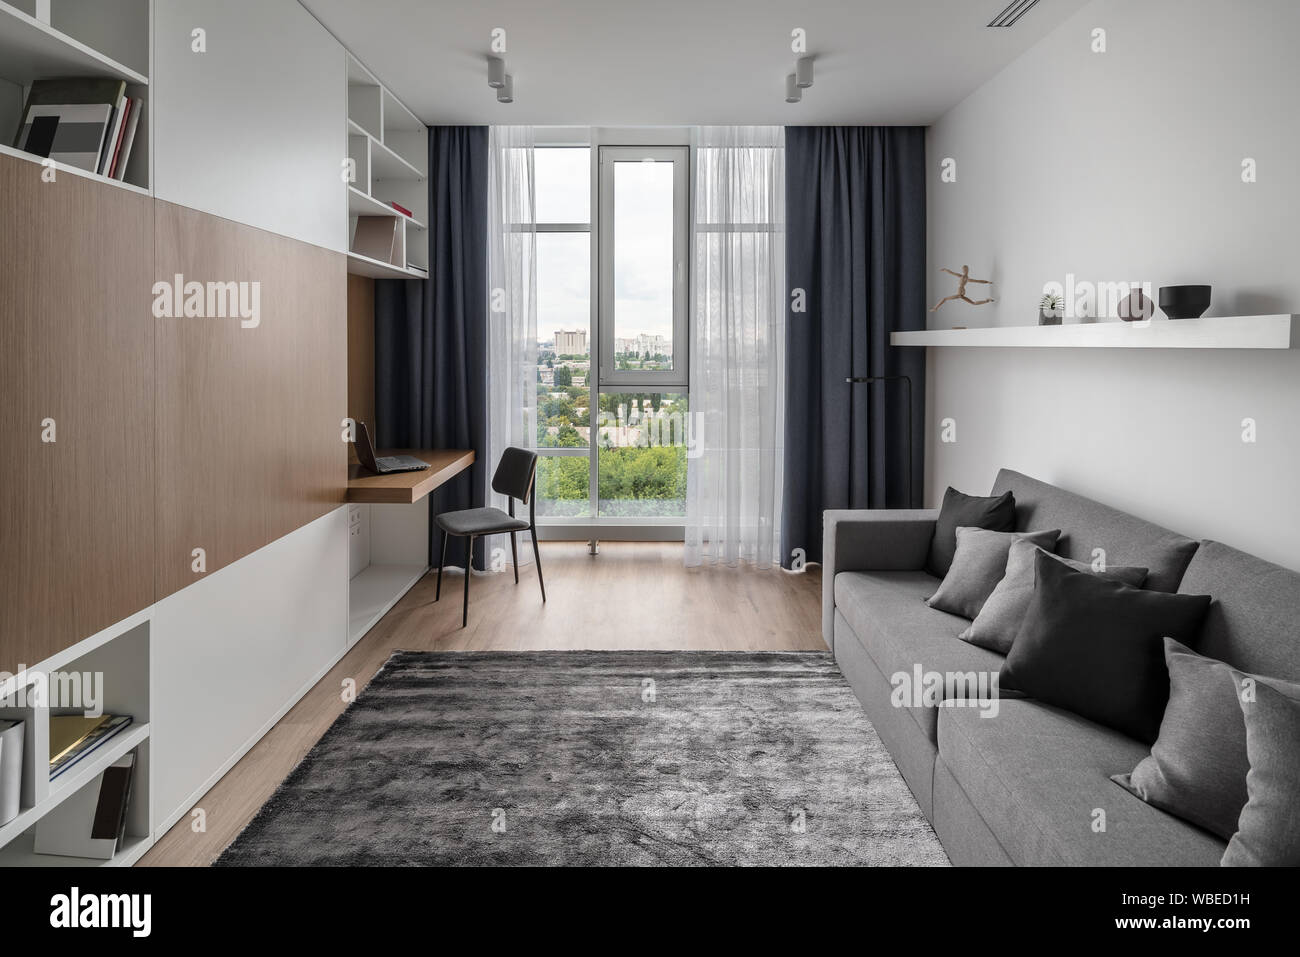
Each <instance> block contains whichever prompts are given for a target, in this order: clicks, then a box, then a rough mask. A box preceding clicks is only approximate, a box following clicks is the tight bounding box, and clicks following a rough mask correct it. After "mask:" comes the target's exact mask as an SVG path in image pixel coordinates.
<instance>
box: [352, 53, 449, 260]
mask: <svg viewBox="0 0 1300 957" xmlns="http://www.w3.org/2000/svg"><path fill="white" fill-rule="evenodd" d="M347 74H348V116H347V134H348V158H349V160H351V166H352V169H353V171H354V173H355V178H354V180H353V182H351V183H349V184H348V186H347V191H348V250H349V252H348V271H349V272H352V273H356V274H358V275H362V276H372V277H375V278H396V279H410V278H413V277H416V278H423V277H425V276H427V275H428V269H429V233H428V226H427V223H428V220H429V194H428V188H427V186H426V184H425V180H426V179H427V177H428V138H427V137H428V133H427V131H426V129H425V126H424V124H423V123H422V122H421V121H420V119H419V118H418V117H417V116H416V115H415V114H414V113H412V112H411V111H410V110H409V109H407V108H406V106H405V105H404V104H403V103H402V102H401V101H400V100H398V99H397V97H395V96H393V94H392V93H390V92H389V91H388V89H387V88H386V87H385V86H384V85H383V84H382V83H380V82H379V80H377V79H376V78H375V76H374V74H372V73H371V72H370V71H369V70H367V69H366V67H365V66H364V65H363V64H362V63H361V61H360V60H358V59H357V58H356V57H354V56H352V55H351V54H348V56H347ZM393 203H397V204H398V205H399V206H402V207H403V208H405V209H407V210H410V212H411V215H410V216H407V215H405V214H404V213H402V212H399V211H398V210H397V209H395V208H394V207H393V205H392V204H393ZM363 216H368V217H379V218H382V219H384V220H387V221H388V222H390V223H391V224H392V228H393V234H392V235H393V237H394V242H393V243H392V253H391V255H390V256H389V257H388V258H387V259H385V258H381V257H380V256H378V255H375V254H374V250H367V249H360V248H358V241H357V223H358V220H359V219H360V217H363Z"/></svg>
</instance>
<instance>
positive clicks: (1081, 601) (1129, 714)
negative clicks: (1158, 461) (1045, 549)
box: [1001, 555, 1210, 744]
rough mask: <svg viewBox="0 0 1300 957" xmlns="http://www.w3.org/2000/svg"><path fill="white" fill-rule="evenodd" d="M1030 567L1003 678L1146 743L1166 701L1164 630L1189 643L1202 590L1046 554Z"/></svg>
mask: <svg viewBox="0 0 1300 957" xmlns="http://www.w3.org/2000/svg"><path fill="white" fill-rule="evenodd" d="M1034 573H1035V575H1036V576H1037V578H1038V587H1037V588H1035V589H1034V597H1033V598H1032V599H1031V600H1030V602H1029V610H1028V611H1026V612H1025V620H1024V622H1023V623H1022V624H1021V626H1020V630H1019V631H1018V632H1017V633H1016V639H1015V641H1014V642H1012V645H1011V654H1009V655H1007V660H1006V661H1005V662H1003V664H1002V673H1001V687H1003V688H1006V689H1008V690H1013V691H1019V692H1022V693H1024V694H1026V695H1028V696H1029V697H1031V698H1037V699H1039V700H1040V701H1042V702H1044V703H1046V704H1051V705H1056V706H1057V707H1060V708H1065V709H1066V710H1067V711H1073V712H1074V713H1075V714H1077V715H1080V716H1081V717H1084V718H1087V719H1088V720H1090V721H1095V722H1097V723H1098V724H1104V725H1106V726H1107V727H1109V728H1114V729H1115V730H1117V731H1122V732H1123V733H1124V734H1127V735H1128V736H1129V737H1131V738H1136V739H1137V740H1139V741H1143V742H1145V743H1147V744H1152V743H1154V742H1155V740H1156V737H1157V736H1158V735H1159V732H1160V719H1161V717H1162V716H1163V715H1164V713H1165V705H1166V704H1168V702H1169V670H1168V669H1167V668H1166V667H1165V654H1164V638H1165V637H1166V636H1168V637H1171V638H1173V639H1175V640H1176V641H1179V642H1182V643H1183V644H1184V645H1189V646H1194V645H1195V644H1196V641H1197V638H1198V636H1199V634H1200V630H1201V622H1202V621H1203V620H1204V618H1205V613H1206V611H1207V610H1208V609H1209V607H1210V596H1209V595H1171V594H1166V593H1164V592H1157V591H1144V590H1142V589H1141V588H1133V587H1132V586H1130V585H1124V584H1122V583H1120V582H1116V581H1110V580H1108V579H1105V578H1101V577H1099V576H1097V575H1090V574H1088V573H1087V572H1077V571H1075V570H1074V569H1073V568H1070V567H1069V566H1067V565H1065V564H1063V563H1061V562H1058V561H1056V560H1055V559H1054V558H1052V557H1051V556H1050V555H1036V556H1035V557H1034Z"/></svg>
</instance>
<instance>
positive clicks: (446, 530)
mask: <svg viewBox="0 0 1300 957" xmlns="http://www.w3.org/2000/svg"><path fill="white" fill-rule="evenodd" d="M536 481H537V453H536V452H530V451H528V450H527V449H516V448H508V449H506V450H505V451H504V452H502V453H501V461H500V462H498V463H497V470H496V474H495V475H493V476H492V491H494V492H498V493H500V494H501V495H506V496H508V497H509V500H508V501H507V503H506V507H507V508H509V509H510V511H509V512H503V511H501V509H499V508H492V507H488V508H466V509H461V510H460V511H458V512H443V513H442V514H441V515H439V516H437V518H435V519H434V521H436V522H437V523H438V528H440V529H441V530H442V558H441V559H440V560H439V561H438V592H437V594H436V595H435V596H434V599H433V600H434V601H438V600H439V599H441V598H442V566H443V565H446V564H447V536H449V535H455V536H457V537H458V538H467V539H469V541H468V543H467V544H466V546H465V608H464V610H463V611H462V612H461V616H460V626H461V627H462V628H464V627H465V626H466V625H467V624H469V578H470V570H469V566H470V564H471V562H472V559H473V555H474V539H476V538H478V537H480V536H482V535H499V534H501V533H503V532H509V533H510V557H511V559H512V560H513V562H514V565H515V584H516V585H518V584H519V546H518V542H517V539H516V536H517V535H518V534H519V533H520V532H522V531H525V530H527V531H529V532H531V533H532V538H533V560H534V561H535V562H536V563H537V584H539V585H541V586H542V601H543V602H545V601H546V583H545V582H543V581H542V556H541V554H540V553H539V552H538V550H537V500H536V497H535V496H534V495H533V492H534V491H536V488H535V486H536ZM515 499H519V500H520V501H521V502H523V503H524V504H525V505H527V506H528V521H526V522H525V521H524V520H523V519H522V518H515Z"/></svg>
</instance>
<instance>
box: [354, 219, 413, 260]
mask: <svg viewBox="0 0 1300 957" xmlns="http://www.w3.org/2000/svg"><path fill="white" fill-rule="evenodd" d="M401 228H402V223H401V220H399V219H397V218H395V217H393V216H358V217H357V231H356V234H355V235H354V236H353V237H352V251H353V252H354V253H359V254H360V255H362V256H366V257H368V258H370V259H377V260H379V261H380V262H381V263H388V264H389V265H391V266H400V265H401V263H400V262H399V261H398V256H397V250H398V246H397V244H398V241H399V237H398V230H399V229H401Z"/></svg>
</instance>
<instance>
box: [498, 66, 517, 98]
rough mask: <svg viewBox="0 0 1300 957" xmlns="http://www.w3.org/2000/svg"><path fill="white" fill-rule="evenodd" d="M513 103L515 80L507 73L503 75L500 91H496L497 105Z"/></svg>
mask: <svg viewBox="0 0 1300 957" xmlns="http://www.w3.org/2000/svg"><path fill="white" fill-rule="evenodd" d="M514 101H515V78H514V77H513V76H511V75H510V74H509V73H507V74H505V77H504V82H503V83H502V85H501V89H499V90H497V102H498V103H513V102H514Z"/></svg>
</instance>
